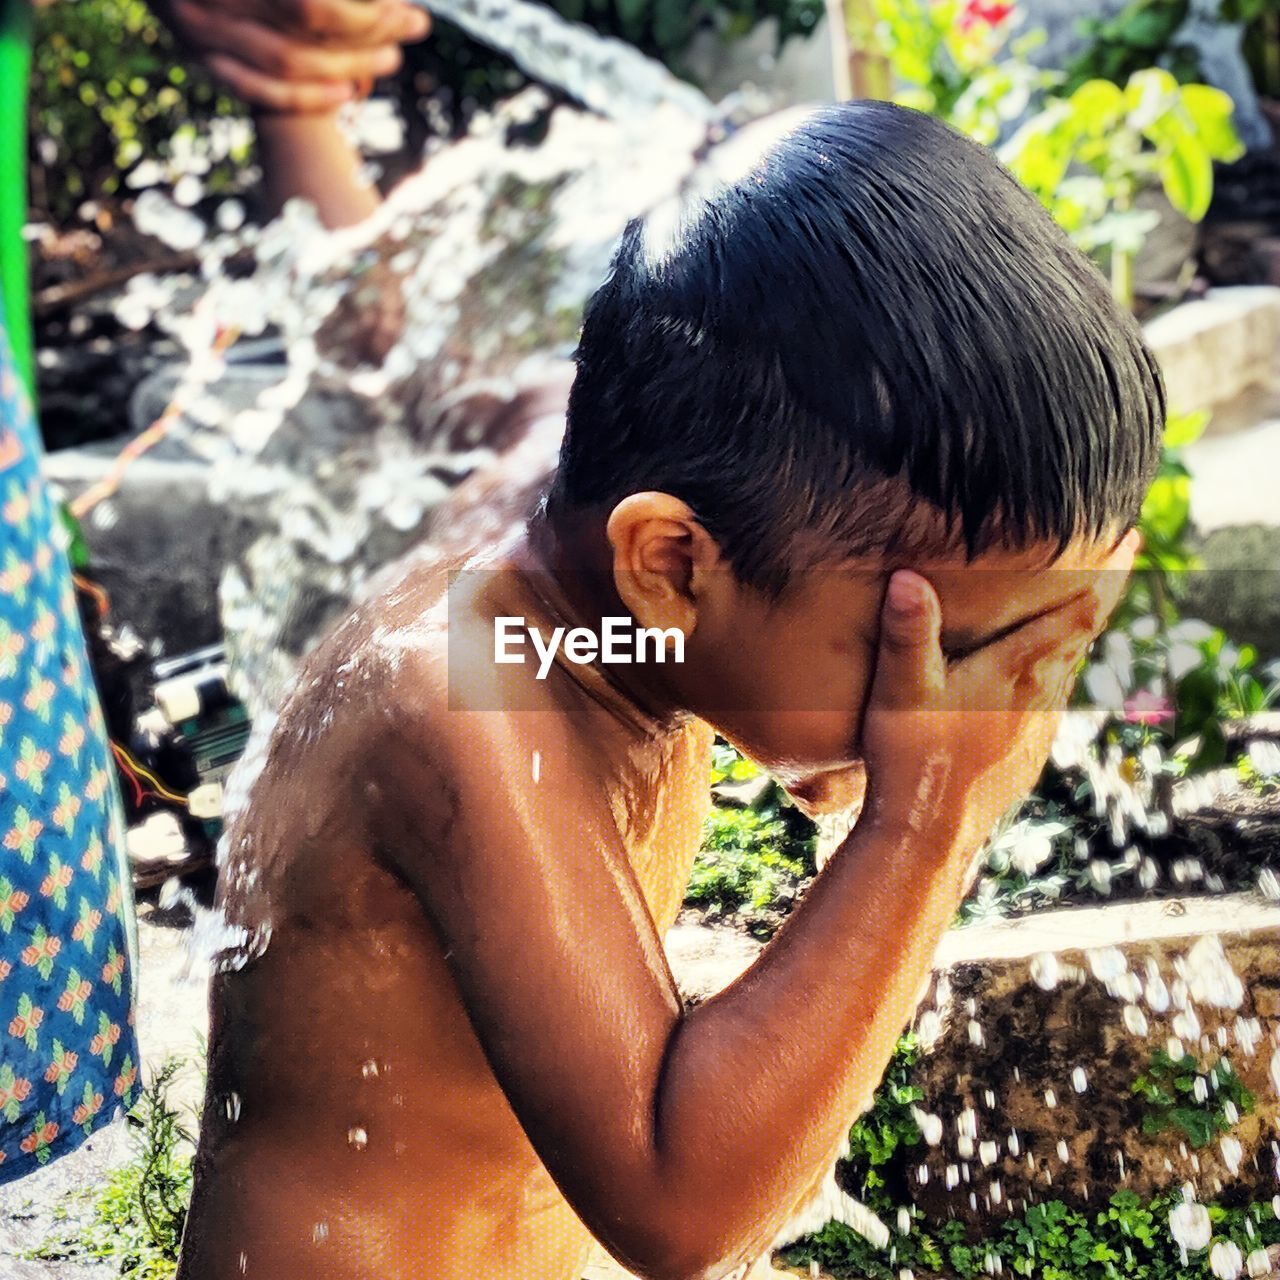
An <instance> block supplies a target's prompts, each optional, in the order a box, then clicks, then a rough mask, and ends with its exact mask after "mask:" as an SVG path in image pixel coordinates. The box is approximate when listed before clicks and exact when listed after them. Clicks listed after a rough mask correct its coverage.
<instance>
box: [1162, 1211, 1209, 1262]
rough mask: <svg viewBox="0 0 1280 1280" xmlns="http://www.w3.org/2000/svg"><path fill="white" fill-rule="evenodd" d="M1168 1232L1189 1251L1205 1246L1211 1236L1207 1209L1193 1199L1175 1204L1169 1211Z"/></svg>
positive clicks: (1192, 1251)
mask: <svg viewBox="0 0 1280 1280" xmlns="http://www.w3.org/2000/svg"><path fill="white" fill-rule="evenodd" d="M1169 1234H1170V1235H1171V1236H1172V1237H1173V1238H1174V1241H1175V1242H1176V1243H1177V1244H1178V1245H1179V1246H1181V1248H1183V1249H1185V1250H1186V1251H1187V1252H1189V1253H1194V1252H1195V1251H1196V1250H1198V1249H1204V1248H1206V1247H1207V1246H1208V1244H1209V1241H1210V1239H1211V1238H1212V1236H1213V1224H1212V1223H1211V1222H1210V1221H1209V1210H1208V1209H1206V1208H1205V1207H1204V1205H1202V1204H1196V1203H1195V1201H1186V1202H1184V1203H1182V1204H1180V1205H1175V1206H1174V1208H1173V1209H1172V1210H1171V1211H1170V1213H1169Z"/></svg>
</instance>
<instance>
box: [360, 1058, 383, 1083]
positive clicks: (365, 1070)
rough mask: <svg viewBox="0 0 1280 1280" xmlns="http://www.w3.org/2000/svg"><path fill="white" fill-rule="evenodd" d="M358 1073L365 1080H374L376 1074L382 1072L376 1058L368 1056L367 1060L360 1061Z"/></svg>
mask: <svg viewBox="0 0 1280 1280" xmlns="http://www.w3.org/2000/svg"><path fill="white" fill-rule="evenodd" d="M360 1074H361V1075H362V1076H363V1077H364V1078H365V1079H366V1080H376V1079H377V1078H378V1076H379V1075H381V1074H382V1069H381V1067H379V1065H378V1060H377V1059H376V1058H370V1059H369V1060H368V1061H367V1062H365V1063H362V1064H361V1067H360Z"/></svg>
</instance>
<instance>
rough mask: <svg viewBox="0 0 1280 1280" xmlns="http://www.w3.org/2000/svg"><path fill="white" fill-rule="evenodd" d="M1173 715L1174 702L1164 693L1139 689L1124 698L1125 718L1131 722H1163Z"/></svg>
mask: <svg viewBox="0 0 1280 1280" xmlns="http://www.w3.org/2000/svg"><path fill="white" fill-rule="evenodd" d="M1173 715H1174V712H1173V703H1171V702H1170V701H1169V699H1168V698H1166V697H1165V696H1164V694H1162V693H1152V692H1151V691H1150V690H1148V689H1139V690H1138V692H1137V693H1135V694H1133V695H1132V696H1130V697H1128V698H1126V699H1125V700H1124V718H1125V720H1126V721H1127V722H1128V723H1129V724H1146V725H1152V724H1162V723H1163V722H1164V721H1166V720H1172V719H1173Z"/></svg>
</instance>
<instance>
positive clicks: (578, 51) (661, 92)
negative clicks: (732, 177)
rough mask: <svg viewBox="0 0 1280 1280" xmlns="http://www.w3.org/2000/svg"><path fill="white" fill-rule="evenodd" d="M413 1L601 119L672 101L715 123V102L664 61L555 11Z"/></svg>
mask: <svg viewBox="0 0 1280 1280" xmlns="http://www.w3.org/2000/svg"><path fill="white" fill-rule="evenodd" d="M415 2H416V3H420V4H421V5H422V7H423V8H430V10H431V13H432V14H433V15H434V16H435V17H438V18H447V19H448V20H449V21H450V22H454V23H456V24H457V25H458V26H459V27H461V28H462V29H463V30H464V31H465V32H466V33H467V34H468V35H470V36H472V37H473V38H474V39H476V40H479V41H480V42H481V43H482V44H487V45H488V46H489V47H490V48H493V49H497V50H498V51H500V52H502V53H505V54H507V55H508V56H509V57H510V58H511V59H512V61H514V62H515V63H517V64H518V65H519V67H520V68H521V70H523V71H524V72H525V73H526V74H527V75H529V76H530V77H531V78H532V79H534V80H540V81H541V82H542V83H543V84H550V85H555V86H556V87H557V88H559V89H563V90H564V91H565V92H566V93H568V94H569V95H570V96H571V97H573V98H576V99H577V100H578V101H579V102H581V103H583V104H584V105H585V106H588V107H590V108H591V109H592V110H593V111H599V112H600V113H601V115H605V116H611V117H613V118H615V119H620V120H633V121H634V120H636V119H637V118H640V119H643V118H644V117H646V116H648V115H649V113H650V112H651V111H653V110H654V109H655V108H657V107H659V106H662V105H665V104H667V103H672V104H674V105H675V106H677V107H678V108H679V109H680V110H681V111H682V112H683V113H684V114H686V115H688V116H691V117H693V118H695V119H701V120H705V121H706V122H707V123H708V124H710V123H711V122H712V121H713V120H714V119H715V118H716V115H717V112H716V108H715V106H714V105H713V103H712V102H711V100H710V99H709V98H708V97H707V96H706V95H705V94H703V93H702V92H701V91H700V90H698V89H697V88H695V87H694V86H693V85H691V84H687V83H686V82H685V81H683V80H679V79H677V78H676V77H675V76H673V75H672V74H671V73H670V72H669V71H668V70H667V69H666V68H665V67H664V66H663V65H662V64H661V63H659V62H655V61H654V60H653V59H652V58H647V57H645V55H644V54H642V53H641V52H640V51H639V50H638V49H636V48H635V46H634V45H629V44H625V43H624V42H623V41H621V40H615V39H612V38H610V37H608V36H602V35H600V34H598V33H597V32H595V31H592V30H591V28H589V27H586V26H583V25H582V24H581V23H575V22H570V21H568V20H567V19H566V18H564V17H562V16H561V15H560V14H558V13H556V11H555V10H554V9H550V8H546V7H543V6H540V5H536V4H530V3H528V0H430V3H429V4H428V3H427V0H415Z"/></svg>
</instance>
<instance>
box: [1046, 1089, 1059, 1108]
mask: <svg viewBox="0 0 1280 1280" xmlns="http://www.w3.org/2000/svg"><path fill="white" fill-rule="evenodd" d="M1044 1105H1045V1106H1046V1107H1048V1108H1049V1109H1050V1110H1052V1109H1053V1108H1054V1107H1056V1106H1057V1105H1058V1095H1057V1094H1056V1093H1054V1091H1053V1090H1052V1089H1046V1090H1045V1091H1044Z"/></svg>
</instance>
